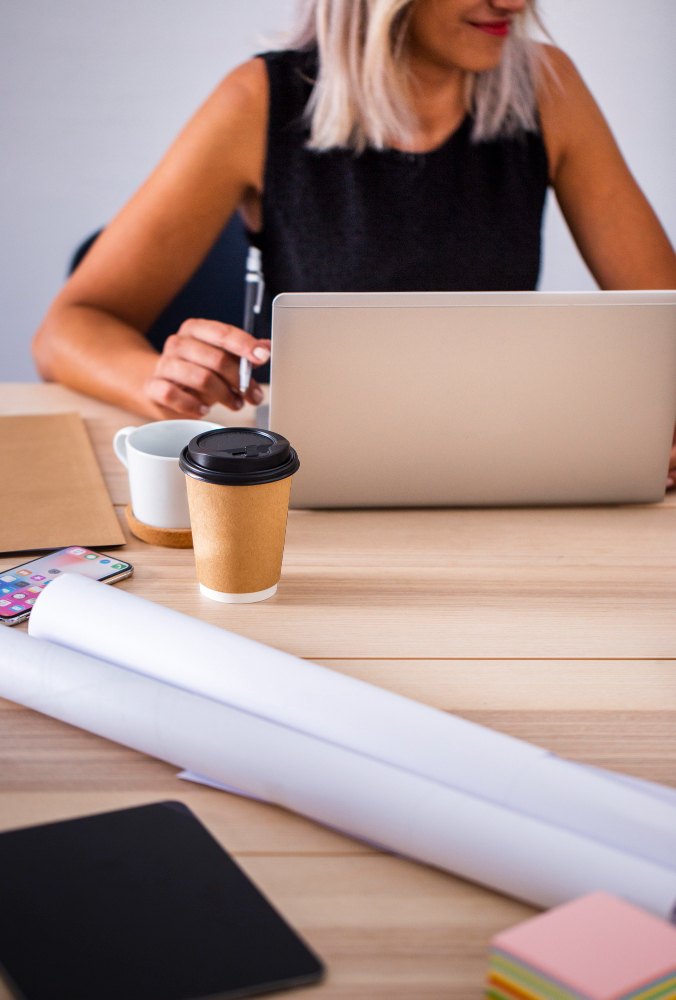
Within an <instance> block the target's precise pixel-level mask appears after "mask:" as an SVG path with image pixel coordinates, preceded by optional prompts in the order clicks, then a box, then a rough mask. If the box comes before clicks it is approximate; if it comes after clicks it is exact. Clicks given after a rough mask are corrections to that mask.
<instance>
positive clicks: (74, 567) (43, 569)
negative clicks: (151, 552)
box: [0, 545, 130, 618]
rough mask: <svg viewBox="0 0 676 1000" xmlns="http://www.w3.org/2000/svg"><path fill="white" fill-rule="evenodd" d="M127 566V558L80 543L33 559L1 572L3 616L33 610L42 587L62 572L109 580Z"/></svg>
mask: <svg viewBox="0 0 676 1000" xmlns="http://www.w3.org/2000/svg"><path fill="white" fill-rule="evenodd" d="M127 569H130V564H129V563H127V562H122V561H121V560H119V559H111V557H110V556H104V555H101V553H100V552H92V550H91V549H83V548H81V547H80V546H78V545H73V546H71V547H70V548H67V549H59V551H58V552H52V553H50V554H49V555H48V556H40V557H39V558H38V559H31V561H30V562H27V563H23V564H22V565H21V566H15V567H14V568H13V569H8V570H6V571H5V572H4V573H0V618H14V617H15V616H16V615H18V614H22V613H23V614H25V613H26V612H27V611H30V609H31V608H32V607H33V605H34V604H35V601H36V600H37V598H38V595H39V593H40V591H41V590H42V589H43V587H46V586H47V584H48V583H49V582H50V581H51V580H54V579H56V577H57V576H59V575H60V574H61V573H81V574H82V576H89V577H91V578H92V579H93V580H107V579H108V578H109V577H111V576H117V574H118V573H121V572H122V571H123V570H127Z"/></svg>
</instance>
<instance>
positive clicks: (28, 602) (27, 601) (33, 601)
mask: <svg viewBox="0 0 676 1000" xmlns="http://www.w3.org/2000/svg"><path fill="white" fill-rule="evenodd" d="M36 601H37V597H29V598H27V600H26V604H35V602H36Z"/></svg>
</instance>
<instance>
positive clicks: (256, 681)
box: [29, 574, 676, 866]
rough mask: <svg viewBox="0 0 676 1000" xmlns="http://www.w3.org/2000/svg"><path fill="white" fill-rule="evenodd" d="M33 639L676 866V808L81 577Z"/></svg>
mask: <svg viewBox="0 0 676 1000" xmlns="http://www.w3.org/2000/svg"><path fill="white" fill-rule="evenodd" d="M29 632H30V634H31V635H33V636H35V637H37V638H44V639H49V640H51V641H53V642H57V643H60V644H62V645H64V646H68V647H70V648H72V649H77V650H79V651H81V652H84V653H88V654H90V655H92V656H97V657H101V658H104V659H106V660H109V661H111V662H113V663H116V664H118V665H120V666H123V667H126V668H128V669H131V670H135V671H138V672H139V673H142V674H145V675H146V676H149V677H154V678H156V679H158V680H161V681H165V682H168V683H170V684H173V685H175V686H177V687H181V688H183V689H184V690H189V691H192V692H195V693H197V694H201V695H204V696H205V697H207V698H210V699H213V700H215V701H219V702H221V703H222V704H225V705H231V706H233V707H235V708H241V709H243V710H244V711H246V712H249V713H251V714H253V715H257V716H260V717H261V718H264V719H268V720H270V721H272V722H278V723H280V724H282V725H285V726H288V727H290V728H292V729H295V730H297V731H298V732H300V733H304V734H306V735H309V736H315V737H318V738H319V739H322V740H324V741H326V742H330V743H334V744H336V745H337V746H341V747H345V748H346V749H350V750H354V751H356V752H358V753H360V754H363V755H364V756H368V757H371V758H373V759H375V760H379V761H382V762H384V763H387V764H392V765H395V766H397V767H399V768H401V769H402V770H406V771H409V772H410V773H412V774H416V775H419V776H421V777H425V778H430V779H432V780H434V781H438V782H440V783H442V784H444V785H446V786H447V787H449V788H454V789H456V790H458V791H465V792H468V793H469V794H471V795H473V796H476V797H480V798H483V799H486V800H487V801H489V802H493V803H495V804H499V805H505V806H507V807H508V808H510V809H513V810H517V811H519V812H522V813H524V814H525V815H528V816H532V817H534V818H538V819H542V820H545V821H547V822H552V823H554V824H556V825H558V826H561V827H563V828H565V829H568V830H572V831H575V832H577V833H581V834H583V835H585V836H590V837H594V838H595V839H598V840H601V841H603V842H604V843H606V844H609V845H612V846H614V847H619V848H621V849H623V850H626V851H629V852H630V853H633V854H636V855H638V856H640V857H644V858H646V859H648V860H651V861H655V862H657V863H658V864H665V865H669V866H671V865H674V866H676V806H675V805H674V804H672V803H670V802H668V801H666V800H659V799H658V798H656V797H654V796H651V795H647V794H645V793H644V792H643V791H642V790H641V789H640V788H639V787H637V786H631V785H629V784H626V785H622V784H621V783H619V782H617V781H612V780H607V779H606V778H605V777H604V776H603V773H602V772H598V771H592V770H591V769H590V770H586V771H585V770H583V769H581V768H580V767H579V766H578V765H577V764H573V763H570V762H568V761H564V760H561V759H559V758H557V757H555V756H554V755H553V754H550V753H548V752H547V751H546V750H544V749H542V748H541V747H537V746H534V745H533V744H530V743H526V742H525V741H523V740H518V739H515V738H513V737H511V736H506V735H504V734H503V733H498V732H495V731H494V730H491V729H488V728H486V727H484V726H479V725H477V724H475V723H472V722H468V721H467V720H465V719H461V718H459V717H457V716H453V715H450V714H448V713H446V712H441V711H438V710H437V709H434V708H430V707H429V706H427V705H422V704H420V703H419V702H415V701H411V700H410V699H408V698H403V697H402V696H400V695H397V694H394V693H392V692H390V691H385V690H383V689H381V688H377V687H375V686H373V685H371V684H367V683H365V682H363V681H359V680H355V679H354V678H352V677H347V676H345V675H343V674H339V673H336V672H335V671H333V670H329V669H327V668H326V667H320V666H318V665H317V664H314V663H309V662H306V661H303V660H300V659H299V658H298V657H295V656H291V655H289V654H288V653H283V652H281V651H279V650H276V649H272V648H270V647H269V646H264V645H262V644H261V643H258V642H254V641H253V640H251V639H245V638H243V637H242V636H238V635H235V634H233V633H232V632H227V631H225V630H224V629H220V628H217V627H216V626H214V625H208V624H206V623H205V622H201V621H199V620H197V619H194V618H190V617H188V616H187V615H182V614H180V613H178V612H176V611H172V610H170V609H169V608H165V607H163V606H161V605H158V604H153V603H151V602H149V601H146V600H144V599H143V598H140V597H135V596H134V595H132V594H129V593H126V592H125V591H123V590H120V589H116V588H112V587H107V586H105V585H104V584H101V583H97V582H95V581H93V580H89V579H87V578H86V577H82V576H78V575H76V574H64V575H63V576H62V577H60V578H59V579H57V580H55V581H54V582H53V583H50V585H49V587H47V588H45V590H43V591H42V592H41V594H40V596H39V597H38V600H37V602H36V604H35V606H34V608H33V611H32V613H31V617H30V622H29Z"/></svg>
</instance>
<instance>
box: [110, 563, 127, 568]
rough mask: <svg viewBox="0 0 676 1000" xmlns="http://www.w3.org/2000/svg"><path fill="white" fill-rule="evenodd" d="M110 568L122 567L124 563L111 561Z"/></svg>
mask: <svg viewBox="0 0 676 1000" xmlns="http://www.w3.org/2000/svg"><path fill="white" fill-rule="evenodd" d="M110 568H111V569H124V563H113V565H112V566H111V567H110Z"/></svg>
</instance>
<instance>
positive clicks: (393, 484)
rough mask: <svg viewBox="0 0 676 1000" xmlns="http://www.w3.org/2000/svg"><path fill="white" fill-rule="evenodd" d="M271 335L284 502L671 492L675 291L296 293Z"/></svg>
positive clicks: (578, 498)
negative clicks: (290, 451)
mask: <svg viewBox="0 0 676 1000" xmlns="http://www.w3.org/2000/svg"><path fill="white" fill-rule="evenodd" d="M272 329H273V351H272V376H271V395H270V413H269V426H270V427H271V428H272V429H273V430H275V431H278V432H279V433H281V434H283V435H285V437H287V438H288V439H289V440H290V441H291V443H292V445H293V447H294V448H295V449H296V450H297V452H298V455H299V457H300V461H301V467H300V470H299V472H298V473H297V474H296V475H295V476H294V479H293V485H292V492H291V505H292V506H293V507H297V508H298V507H305V508H307V507H430V506H433V507H449V506H453V507H455V506H461V507H466V506H471V507H474V506H512V505H518V506H521V505H549V504H617V503H656V502H658V501H660V500H662V499H663V497H664V491H665V480H666V474H667V468H668V462H669V451H670V447H671V440H672V435H673V430H674V421H675V419H676V291H626V292H482V293H475V292H397V293H385V292H379V293H373V294H371V293H357V294H353V293H340V294H331V293H314V294H304V293H293V294H284V295H279V296H277V298H276V299H275V301H274V306H273V320H272Z"/></svg>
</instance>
